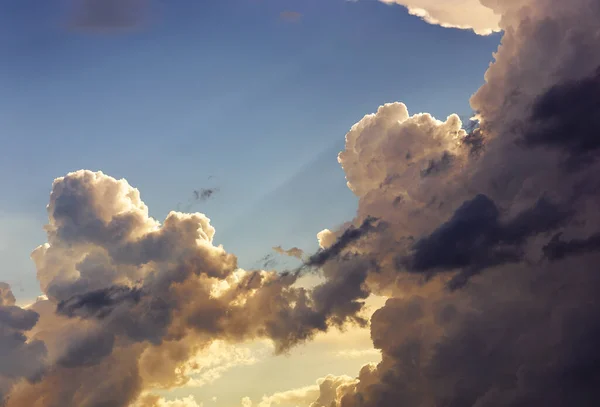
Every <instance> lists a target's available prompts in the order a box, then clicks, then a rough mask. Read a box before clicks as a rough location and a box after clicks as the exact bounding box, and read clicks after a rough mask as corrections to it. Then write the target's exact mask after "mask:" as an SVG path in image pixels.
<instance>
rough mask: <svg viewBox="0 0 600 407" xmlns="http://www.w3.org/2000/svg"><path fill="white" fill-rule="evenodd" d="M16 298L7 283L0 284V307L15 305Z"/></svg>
mask: <svg viewBox="0 0 600 407" xmlns="http://www.w3.org/2000/svg"><path fill="white" fill-rule="evenodd" d="M16 301H17V300H16V299H15V296H14V295H13V293H12V290H11V289H10V286H9V285H8V284H6V283H2V282H0V306H2V307H6V306H9V305H15V303H16Z"/></svg>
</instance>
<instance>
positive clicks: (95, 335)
mask: <svg viewBox="0 0 600 407" xmlns="http://www.w3.org/2000/svg"><path fill="white" fill-rule="evenodd" d="M114 344H115V336H114V334H113V333H112V332H108V331H95V332H94V331H92V332H86V334H85V335H82V337H80V338H76V339H74V340H72V341H71V344H70V346H69V349H68V351H67V353H66V354H64V355H62V356H61V357H60V358H59V359H58V364H59V365H60V366H64V367H67V368H74V367H80V366H94V365H97V364H99V363H100V362H101V361H102V360H103V359H104V358H105V357H107V356H108V355H110V354H111V353H112V351H113V347H114Z"/></svg>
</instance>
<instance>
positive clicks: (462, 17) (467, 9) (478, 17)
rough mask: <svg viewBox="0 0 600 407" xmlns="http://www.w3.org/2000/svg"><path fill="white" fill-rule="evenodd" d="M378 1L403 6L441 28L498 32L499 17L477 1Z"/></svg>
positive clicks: (484, 32)
mask: <svg viewBox="0 0 600 407" xmlns="http://www.w3.org/2000/svg"><path fill="white" fill-rule="evenodd" d="M379 1H382V2H384V3H387V4H399V5H401V6H404V7H406V8H407V9H408V12H409V13H410V14H412V15H415V16H418V17H421V18H422V19H423V20H425V21H427V22H428V23H430V24H437V25H441V26H442V27H452V28H461V29H472V30H473V31H475V32H476V33H477V34H480V35H487V34H491V33H492V32H494V31H499V30H500V27H499V23H500V16H499V15H497V14H496V13H494V11H493V10H492V9H490V8H488V7H486V6H485V5H484V4H485V3H484V2H480V1H479V0H450V1H439V0H379ZM482 3H484V4H482Z"/></svg>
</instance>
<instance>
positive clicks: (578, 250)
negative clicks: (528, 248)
mask: <svg viewBox="0 0 600 407" xmlns="http://www.w3.org/2000/svg"><path fill="white" fill-rule="evenodd" d="M543 251H544V256H545V257H546V258H547V259H549V260H551V261H556V260H562V259H563V258H565V257H569V256H575V255H578V254H584V253H588V252H594V251H600V233H596V234H593V235H592V236H590V237H587V238H585V239H581V238H577V239H571V240H564V239H562V233H557V234H556V235H554V237H553V238H552V240H550V242H548V244H547V245H545V246H544V248H543Z"/></svg>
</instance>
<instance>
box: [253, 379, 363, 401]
mask: <svg viewBox="0 0 600 407" xmlns="http://www.w3.org/2000/svg"><path fill="white" fill-rule="evenodd" d="M355 382H356V380H355V379H353V378H351V377H349V376H333V375H328V376H326V377H324V378H321V379H318V380H317V383H316V384H315V385H312V386H305V387H300V388H298V389H292V390H286V391H282V392H278V393H274V394H271V395H269V396H263V398H262V399H261V401H260V402H259V403H258V407H271V406H277V405H296V406H306V407H330V406H331V405H333V404H334V403H336V401H339V400H338V397H339V395H340V394H342V393H341V392H340V391H339V390H341V389H343V388H345V387H346V386H350V385H353V384H355ZM244 401H245V402H246V404H244ZM242 406H244V407H245V406H252V401H251V400H250V399H249V398H247V397H245V398H244V400H243V401H242Z"/></svg>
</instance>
